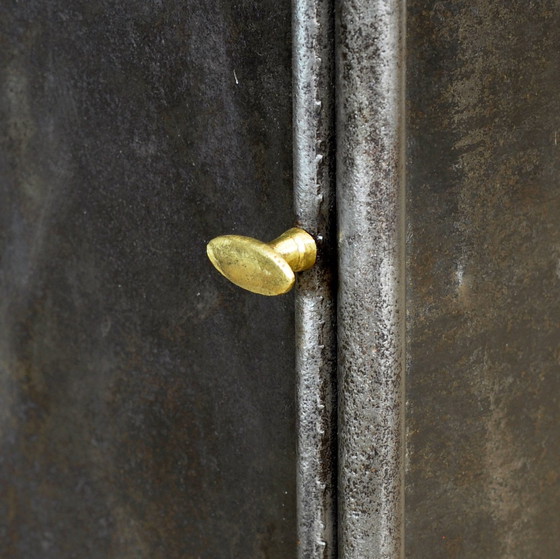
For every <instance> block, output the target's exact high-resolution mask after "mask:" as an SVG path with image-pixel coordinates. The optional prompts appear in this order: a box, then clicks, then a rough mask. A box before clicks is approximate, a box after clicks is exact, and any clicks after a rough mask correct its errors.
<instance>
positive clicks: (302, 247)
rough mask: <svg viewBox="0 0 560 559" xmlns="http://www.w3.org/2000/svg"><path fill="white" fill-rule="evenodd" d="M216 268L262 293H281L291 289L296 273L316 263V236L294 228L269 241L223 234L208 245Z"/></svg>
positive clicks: (245, 286)
mask: <svg viewBox="0 0 560 559" xmlns="http://www.w3.org/2000/svg"><path fill="white" fill-rule="evenodd" d="M206 252H207V253H208V258H210V261H211V262H212V264H214V266H215V268H216V269H217V270H218V272H220V273H221V274H222V275H223V276H225V277H226V278H227V279H228V280H230V281H231V282H233V283H234V284H235V285H238V286H239V287H242V288H243V289H247V290H248V291H252V292H253V293H259V294H261V295H281V294H282V293H287V292H288V291H290V289H292V287H293V286H294V283H295V281H296V277H295V274H294V272H301V271H303V270H308V269H309V268H311V267H312V266H313V264H315V259H316V257H317V245H316V244H315V240H314V239H313V237H312V236H311V235H310V234H309V233H307V232H306V231H304V230H303V229H299V228H297V227H294V228H292V229H288V231H286V232H285V233H283V234H282V235H280V236H279V237H278V238H277V239H274V241H271V242H270V243H263V242H261V241H258V240H257V239H252V238H251V237H242V236H241V235H223V236H221V237H216V238H215V239H212V240H211V241H210V242H209V243H208V246H207V247H206Z"/></svg>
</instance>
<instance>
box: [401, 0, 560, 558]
mask: <svg viewBox="0 0 560 559" xmlns="http://www.w3.org/2000/svg"><path fill="white" fill-rule="evenodd" d="M407 4H408V19H409V23H408V27H407V28H408V37H407V44H408V54H407V66H408V79H407V90H408V94H407V112H408V117H407V122H408V133H407V135H408V147H407V167H408V187H407V223H408V225H407V226H408V233H407V239H408V244H407V248H408V264H407V270H408V281H407V285H408V298H407V308H408V320H407V324H408V327H407V347H408V366H407V382H406V384H407V410H406V417H407V468H406V550H407V551H406V554H407V557H410V558H411V559H452V558H461V559H471V558H472V559H480V558H488V559H490V558H492V559H494V558H503V559H506V558H507V559H528V558H535V559H537V558H538V559H554V558H556V557H560V514H559V510H560V480H559V469H558V465H559V464H560V356H559V347H560V279H559V278H560V273H559V271H560V267H559V262H560V260H559V258H560V252H559V250H560V248H559V247H560V226H559V225H560V151H559V150H560V146H559V143H558V136H559V135H560V95H559V94H558V84H559V83H560V64H559V60H560V59H559V56H558V53H559V52H560V4H559V2H558V1H556V0H545V1H542V2H522V1H520V0H512V1H509V2H486V1H485V0H473V1H470V2H455V1H440V2H431V1H425V0H409V2H408V3H407Z"/></svg>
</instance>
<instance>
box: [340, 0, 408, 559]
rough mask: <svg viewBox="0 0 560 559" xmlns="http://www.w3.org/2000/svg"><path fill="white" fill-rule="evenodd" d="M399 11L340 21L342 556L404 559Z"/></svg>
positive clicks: (388, 5) (348, 1) (387, 5)
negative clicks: (398, 558) (401, 558)
mask: <svg viewBox="0 0 560 559" xmlns="http://www.w3.org/2000/svg"><path fill="white" fill-rule="evenodd" d="M403 4H404V3H403V2H401V1H400V0H391V1H381V0H340V1H339V2H338V13H337V37H336V41H337V46H336V49H337V65H338V66H337V82H336V88H337V92H336V100H337V205H338V227H339V233H338V235H339V241H338V250H339V266H340V268H339V269H340V274H339V291H338V359H339V406H340V408H339V409H340V411H339V448H340V450H339V493H338V499H339V520H340V530H339V538H340V543H339V550H340V557H341V558H343V559H365V558H376V559H382V558H383V559H385V558H387V559H389V558H390V559H395V558H397V557H401V556H402V554H403V541H402V540H403V538H402V529H403V513H404V510H403V509H404V505H403V475H402V467H403V463H402V462H403V460H402V455H403V405H404V404H403V367H404V278H403V274H404V235H403V223H404V219H403V218H404V216H403V213H404V204H403V200H404V195H403V194H404V181H403V178H404V177H403V174H404V173H403V157H402V136H403V109H404V106H403V82H404V80H403V52H402V51H403V35H402V26H403Z"/></svg>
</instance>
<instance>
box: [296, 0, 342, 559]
mask: <svg viewBox="0 0 560 559" xmlns="http://www.w3.org/2000/svg"><path fill="white" fill-rule="evenodd" d="M293 37H294V42H293V64H294V68H293V88H294V200H295V212H296V220H297V224H298V225H299V226H301V227H303V228H304V229H306V230H307V231H309V232H310V233H311V234H313V236H314V237H315V238H316V240H317V244H318V259H317V263H316V265H315V266H314V267H313V268H312V269H311V270H309V271H307V272H304V273H303V274H300V276H299V278H298V283H297V293H296V369H297V378H298V381H297V382H298V479H297V487H298V545H299V547H298V556H299V557H300V558H302V559H314V558H317V559H319V558H320V559H327V558H334V557H335V556H336V529H335V522H336V309H335V296H336V246H335V245H336V241H335V233H334V226H335V212H334V204H335V195H334V88H333V85H334V84H333V80H334V42H333V41H334V6H333V3H332V2H331V1H330V0H327V1H322V0H295V1H294V3H293Z"/></svg>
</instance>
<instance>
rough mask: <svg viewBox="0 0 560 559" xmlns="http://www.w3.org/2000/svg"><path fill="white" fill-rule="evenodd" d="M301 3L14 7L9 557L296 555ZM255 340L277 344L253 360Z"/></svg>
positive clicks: (9, 134)
mask: <svg viewBox="0 0 560 559" xmlns="http://www.w3.org/2000/svg"><path fill="white" fill-rule="evenodd" d="M290 20H291V9H290V6H289V4H286V3H281V2H276V1H272V0H259V1H258V2H253V1H243V2H231V1H229V0H224V1H217V0H209V1H204V2H194V1H186V2H185V1H181V2H179V1H174V0H170V1H166V2H163V3H162V2H132V3H130V2H111V1H104V0H88V1H81V0H75V1H72V2H68V1H66V0H52V1H39V0H30V1H26V2H15V1H12V0H7V1H3V2H0V123H1V124H0V130H1V133H0V259H1V262H0V399H1V403H0V456H1V461H0V556H2V557H6V558H10V559H69V558H72V557H80V558H84V559H85V558H88V559H90V558H101V559H105V558H115V559H128V558H139V557H140V558H149V559H155V558H170V559H171V558H181V559H183V558H195V557H203V558H225V557H247V558H253V557H256V558H262V559H264V558H267V559H271V558H274V559H293V557H294V556H295V555H296V502H295V491H296V484H295V470H296V456H295V448H296V437H295V425H294V417H295V410H294V401H295V381H294V357H293V356H294V341H293V316H292V313H293V311H292V309H293V298H292V297H291V296H290V295H288V296H285V297H282V298H277V299H272V300H271V299H268V298H266V299H265V298H261V297H259V296H257V295H253V294H250V293H246V292H243V291H241V290H239V289H238V288H236V287H235V286H232V285H230V284H229V283H228V282H227V280H225V279H224V278H222V277H221V276H220V275H219V274H217V273H216V272H215V270H213V269H212V267H211V265H210V263H209V262H208V261H207V259H206V255H205V244H206V242H208V241H209V240H210V239H211V238H212V237H214V236H216V235H218V234H221V233H223V232H224V231H230V232H232V233H238V234H247V233H248V232H250V233H251V234H254V235H255V236H258V237H260V238H271V237H270V236H273V235H275V234H279V233H281V232H282V231H283V230H284V229H285V228H286V226H287V225H289V224H291V222H292V219H293V214H292V138H291V135H292V126H291V99H290V90H291V26H290ZM255 348H258V351H255Z"/></svg>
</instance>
